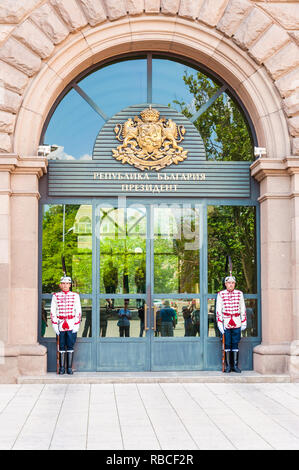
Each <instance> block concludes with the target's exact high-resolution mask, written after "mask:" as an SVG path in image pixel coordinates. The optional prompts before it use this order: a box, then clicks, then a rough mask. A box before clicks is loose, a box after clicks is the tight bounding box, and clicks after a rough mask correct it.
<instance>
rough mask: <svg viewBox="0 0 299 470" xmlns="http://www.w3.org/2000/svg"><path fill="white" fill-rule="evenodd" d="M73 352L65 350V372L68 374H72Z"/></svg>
mask: <svg viewBox="0 0 299 470" xmlns="http://www.w3.org/2000/svg"><path fill="white" fill-rule="evenodd" d="M73 354H74V352H73V351H67V356H66V359H67V373H68V374H70V375H72V374H73V369H72V365H73Z"/></svg>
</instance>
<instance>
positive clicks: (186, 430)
mask: <svg viewBox="0 0 299 470" xmlns="http://www.w3.org/2000/svg"><path fill="white" fill-rule="evenodd" d="M0 449H65V450H67V449H105V450H113V449H115V450H122V449H126V450H130V449H131V450H132V449H142V450H147V449H150V450H154V449H157V450H195V449H297V450H299V384H298V383H275V384H273V383H258V384H244V383H231V384H227V383H225V384H221V383H207V384H203V383H149V384H148V383H140V384H133V383H131V384H18V385H12V384H11V385H0Z"/></svg>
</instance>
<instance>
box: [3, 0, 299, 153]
mask: <svg viewBox="0 0 299 470" xmlns="http://www.w3.org/2000/svg"><path fill="white" fill-rule="evenodd" d="M286 3H289V2H286ZM284 7H285V4H284ZM289 7H290V8H292V9H293V10H292V12H293V13H294V20H293V22H292V20H286V17H285V15H283V11H282V10H281V9H279V8H280V7H279V6H277V5H276V6H275V5H268V4H265V3H260V2H255V1H252V0H219V1H218V2H217V4H215V2H212V1H211V0H119V1H118V2H115V1H114V0H96V1H95V0H29V1H28V2H26V7H25V6H24V4H23V2H21V1H15V2H11V1H10V0H5V1H4V2H3V3H2V6H1V7H0V19H1V18H2V20H1V22H2V21H3V23H6V24H5V25H3V27H4V26H5V28H4V29H3V28H2V30H1V29H0V40H1V33H2V37H3V38H4V41H3V43H2V46H1V48H0V59H2V61H3V62H2V63H1V65H2V73H1V72H0V84H1V82H2V84H4V91H3V93H2V95H1V98H2V99H1V101H2V102H3V103H1V109H2V110H3V112H4V113H5V115H3V116H2V120H3V121H4V120H5V121H6V122H5V124H3V125H1V128H0V151H4V152H11V151H16V152H19V153H20V154H28V152H29V154H32V153H36V143H35V144H34V145H35V146H34V145H33V147H32V148H31V149H29V148H27V147H26V146H25V148H24V151H25V152H24V151H22V149H21V148H20V146H19V144H18V141H19V140H20V138H19V128H20V122H21V121H23V119H22V117H24V114H26V113H25V110H27V111H32V112H33V113H36V116H33V115H31V116H26V119H29V120H30V121H31V123H32V125H33V126H34V127H35V126H38V125H39V124H38V122H39V117H38V115H39V114H40V109H39V110H38V111H37V112H36V111H35V110H34V109H32V106H31V105H30V106H29V105H28V96H31V97H32V89H33V87H34V88H37V86H38V83H42V79H44V76H45V71H47V72H48V74H49V75H51V74H52V81H53V80H54V78H56V77H55V75H56V71H57V70H56V69H57V63H58V62H59V60H60V61H63V60H64V59H63V56H62V51H64V53H65V54H71V53H72V52H71V49H73V51H74V50H75V49H76V50H77V53H78V57H77V58H76V59H75V60H76V61H80V60H82V62H81V64H79V63H77V64H76V67H75V68H74V71H76V70H79V69H82V65H84V66H85V65H88V64H90V63H94V62H95V60H101V59H102V58H103V57H107V56H108V55H109V54H110V55H113V54H114V53H116V52H117V53H119V52H127V51H132V50H135V49H138V48H141V47H143V48H147V49H149V48H150V49H152V48H153V45H155V47H156V48H157V50H164V51H168V50H169V51H170V52H174V51H176V52H178V53H181V54H186V55H187V56H188V57H192V58H194V59H195V60H198V61H199V62H200V61H203V62H204V63H206V62H209V65H210V68H212V69H214V70H215V69H218V70H217V71H218V72H220V75H222V76H223V78H224V79H226V80H227V81H228V83H230V84H231V85H232V87H233V88H235V89H236V87H237V88H238V89H237V90H236V91H237V93H239V94H240V97H241V98H242V99H243V102H244V104H245V106H247V107H248V111H249V113H250V115H251V117H252V120H253V122H254V123H255V126H256V130H257V135H258V140H259V145H262V146H267V150H268V156H271V157H273V158H282V157H284V156H286V155H288V154H290V153H291V149H290V142H291V141H290V136H287V134H288V130H287V125H288V128H289V133H290V135H291V137H293V153H297V150H298V152H299V148H298V147H299V143H298V141H299V139H298V134H299V123H298V121H299V116H298V105H297V101H298V100H297V99H296V97H297V95H296V88H297V87H298V71H297V70H296V66H297V65H298V64H299V48H298V45H297V42H298V31H297V30H296V27H298V25H297V23H296V15H299V12H298V7H299V6H298V7H296V6H292V5H290V6H289ZM290 12H291V11H289V12H288V15H289V14H290ZM289 16H290V15H289ZM5 18H6V19H5ZM183 30H184V31H183ZM122 35H123V44H121V42H122V41H121V37H122ZM97 36H98V38H99V39H98V40H99V41H100V40H101V39H100V38H103V46H104V45H105V47H102V48H101V47H100V45H99V44H97V39H96V37H97ZM153 39H154V40H155V43H154V44H153V43H152V40H153ZM84 41H85V42H86V44H85V46H86V47H85V49H86V50H85V51H84ZM209 42H211V44H209ZM80 43H81V44H80ZM233 43H234V44H235V45H237V47H236V46H235V45H234V44H233ZM217 44H218V45H217ZM211 45H212V47H211ZM213 46H214V48H213ZM113 47H114V50H113ZM225 49H226V50H225ZM88 50H89V52H88ZM243 51H245V52H243ZM208 54H211V56H210V58H211V60H210V61H209V60H208ZM249 56H250V57H249ZM55 58H56V59H55ZM241 63H242V64H243V65H244V67H245V69H244V70H241V68H242V66H243V65H241ZM54 64H55V65H54ZM238 69H239V70H238ZM62 75H63V76H59V75H58V77H57V80H58V81H59V79H61V82H62V83H63V85H65V84H66V77H65V74H62ZM296 77H297V79H296ZM50 81H51V79H49V82H50ZM273 81H275V82H274V84H273ZM43 83H44V82H43ZM48 87H50V85H49V83H48ZM59 88H60V87H59V85H58V83H57V92H58V90H59ZM25 90H26V93H25V95H24V91H25ZM264 93H265V95H264V99H263V94H264ZM246 94H247V97H246ZM257 95H260V98H258V96H257ZM49 98H50V101H51V97H49ZM255 99H256V100H257V102H256V103H255V104H254V100H255ZM22 100H23V102H22ZM285 116H287V119H286V117H285ZM16 117H18V119H17V121H18V125H17V128H16V135H15V136H14V127H15V122H16ZM23 123H24V121H23ZM278 129H279V132H280V134H283V135H284V139H283V140H284V142H283V145H282V140H281V139H280V142H275V138H276V136H277V134H278ZM12 140H14V141H13V142H12ZM35 140H36V139H35ZM29 150H30V151H29Z"/></svg>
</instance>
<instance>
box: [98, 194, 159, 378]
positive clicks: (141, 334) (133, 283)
mask: <svg viewBox="0 0 299 470" xmlns="http://www.w3.org/2000/svg"><path fill="white" fill-rule="evenodd" d="M148 227H149V225H148V211H147V208H146V207H145V206H144V205H142V204H134V205H129V206H122V203H121V200H119V201H118V202H117V204H110V203H105V202H103V203H102V204H100V205H99V206H97V241H98V243H97V245H98V246H97V250H98V254H97V259H98V269H97V291H98V292H99V295H98V299H97V300H98V308H97V312H98V315H97V338H98V340H97V369H98V370H107V371H108V370H115V371H117V370H119V371H131V370H132V371H138V370H149V369H150V359H149V357H150V352H149V349H150V344H149V334H148V332H149V326H148V324H149V313H148V312H149V310H148V305H149V304H150V299H149V290H148V289H147V281H148V279H149V276H148V274H147V271H148V270H149V250H148V246H149V241H148V240H149V234H148Z"/></svg>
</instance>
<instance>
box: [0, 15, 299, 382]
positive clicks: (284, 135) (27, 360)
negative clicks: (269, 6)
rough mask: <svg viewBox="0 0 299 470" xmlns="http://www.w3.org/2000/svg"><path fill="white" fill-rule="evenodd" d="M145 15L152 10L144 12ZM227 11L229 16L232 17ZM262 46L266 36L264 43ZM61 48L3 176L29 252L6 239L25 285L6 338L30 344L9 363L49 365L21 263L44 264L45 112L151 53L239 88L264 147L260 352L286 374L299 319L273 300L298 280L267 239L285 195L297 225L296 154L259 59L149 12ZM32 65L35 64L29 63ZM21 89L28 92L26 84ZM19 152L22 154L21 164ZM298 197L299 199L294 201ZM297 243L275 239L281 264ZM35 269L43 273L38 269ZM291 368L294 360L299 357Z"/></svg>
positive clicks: (19, 122) (258, 168)
mask: <svg viewBox="0 0 299 470" xmlns="http://www.w3.org/2000/svg"><path fill="white" fill-rule="evenodd" d="M255 10H256V9H255ZM147 13H151V12H150V11H147ZM229 14H230V12H228V15H229ZM220 16H221V15H220ZM217 21H218V20H217ZM216 23H217V22H216ZM216 23H215V24H216ZM93 24H96V22H95V23H93ZM212 26H213V25H212ZM79 27H80V26H79ZM76 28H77V26H75V30H76ZM262 40H263V38H262V39H261V41H259V42H262ZM58 42H60V44H59V45H58V46H57V47H56V48H55V51H54V53H53V55H52V56H51V57H50V58H48V57H49V56H50V54H49V53H48V54H47V55H46V57H47V59H46V60H45V61H44V66H43V68H42V69H41V70H40V71H39V72H38V73H37V75H36V76H34V78H31V79H30V82H29V85H28V86H27V88H26V91H25V93H24V97H23V101H22V104H21V107H20V109H19V111H18V115H17V119H16V127H15V130H14V134H13V140H11V142H13V152H14V153H15V154H14V155H6V159H5V171H7V177H8V178H7V179H5V180H4V186H3V188H4V189H3V190H4V191H5V194H4V193H3V198H6V194H7V191H8V193H9V195H12V198H11V200H12V201H13V204H12V206H11V208H10V209H8V215H7V218H8V219H9V220H10V218H11V220H12V221H13V230H14V233H15V234H16V233H24V232H25V233H26V237H27V238H26V242H27V239H28V243H26V247H27V249H26V251H24V249H23V246H24V244H23V243H22V247H21V248H20V247H19V241H18V240H17V239H12V240H10V241H9V242H8V247H9V248H8V253H9V250H10V249H11V250H12V252H13V253H17V255H16V257H15V258H14V257H13V258H12V260H11V261H7V260H5V263H6V264H7V265H8V268H9V272H12V273H15V274H14V275H13V279H14V280H16V279H18V287H17V288H16V286H15V285H11V284H9V292H10V295H9V296H8V297H7V299H8V300H7V301H6V300H5V299H6V297H5V299H4V304H5V309H4V310H7V312H10V307H11V305H13V315H10V314H9V315H8V316H7V321H6V324H5V334H4V340H5V341H6V342H7V343H8V344H12V345H25V346H26V347H22V348H21V349H20V348H19V347H17V348H16V349H15V348H12V349H9V348H8V349H7V351H8V352H7V355H9V354H11V355H12V362H13V363H14V364H15V363H16V364H19V366H18V365H17V366H16V367H17V368H18V367H21V368H22V371H23V373H26V371H28V370H30V373H32V371H33V370H36V371H40V370H42V369H43V367H44V366H43V364H44V357H43V356H44V354H45V352H44V351H41V349H42V348H35V347H33V346H32V345H34V346H35V345H36V323H37V305H36V299H37V295H36V293H37V290H38V285H37V282H38V277H37V275H36V271H35V269H32V270H31V271H30V272H28V271H27V270H26V272H24V269H23V268H21V269H20V263H21V265H22V266H26V265H28V264H26V263H23V261H21V259H23V258H21V257H20V256H19V255H23V254H25V253H26V256H28V259H30V260H31V262H33V260H36V261H37V246H36V233H37V229H38V221H37V217H36V211H37V198H38V197H39V195H38V189H37V181H38V178H39V177H40V176H41V174H43V172H45V171H46V161H45V160H46V159H43V158H41V157H40V158H36V157H32V155H36V154H37V148H38V144H39V139H40V135H41V132H42V127H43V124H44V121H45V119H46V117H47V115H48V112H49V110H50V109H51V106H52V105H53V103H54V102H55V100H56V99H57V97H58V96H59V94H60V92H61V91H62V90H63V89H65V87H66V86H67V85H68V84H69V83H70V82H71V81H72V79H73V78H74V77H76V76H77V75H78V73H81V72H82V71H83V70H85V69H86V68H87V67H89V66H91V65H92V64H94V63H97V62H99V61H102V60H105V59H106V58H111V57H115V56H117V55H119V54H123V53H128V52H132V51H144V50H148V49H149V48H151V49H152V50H155V51H163V52H169V51H171V52H174V53H175V54H183V55H184V56H185V57H186V58H188V59H193V60H195V61H198V62H200V63H201V64H205V65H207V66H208V67H210V68H211V69H212V70H214V71H216V72H217V73H218V74H219V75H220V76H221V77H222V78H224V79H225V80H226V81H227V83H228V84H229V85H231V86H232V88H233V89H234V90H235V91H236V92H237V94H238V95H239V97H240V98H241V100H242V101H243V102H244V104H245V106H246V109H247V111H248V113H249V115H250V117H251V120H252V122H253V125H254V128H255V130H256V134H257V142H258V145H259V146H262V147H265V148H266V149H267V158H265V159H260V160H259V161H257V162H256V163H255V164H254V165H253V167H252V171H253V172H254V174H255V175H256V177H257V178H258V179H259V180H261V181H262V197H263V198H262V200H261V202H262V220H263V224H262V227H261V228H262V240H263V245H262V251H263V253H264V256H265V257H266V258H265V259H267V262H266V263H264V265H263V271H262V277H263V281H262V287H263V286H264V287H263V289H264V295H263V299H264V300H263V323H264V328H263V334H264V338H265V341H266V343H267V344H268V345H270V346H269V347H268V346H264V347H263V348H261V349H260V350H259V356H260V359H261V363H259V367H258V370H261V371H266V370H268V369H267V368H268V366H270V368H269V370H272V366H271V364H273V361H272V360H273V357H274V356H273V355H275V370H286V368H287V367H288V366H287V361H288V357H287V355H288V354H289V349H288V348H289V342H290V341H291V340H292V339H293V338H296V337H297V336H296V335H297V333H296V332H297V331H298V328H297V326H296V318H297V317H296V313H295V315H294V318H295V320H294V322H293V323H292V322H291V320H290V318H291V316H292V315H291V312H292V311H293V310H292V308H293V307H292V305H291V304H289V303H288V308H287V309H285V308H280V303H279V302H276V301H275V300H273V299H275V298H276V297H275V296H276V294H277V295H280V294H284V293H286V289H290V285H292V282H293V281H292V279H293V277H292V274H291V273H289V272H288V274H287V276H285V275H284V274H283V273H284V272H285V271H281V270H280V269H277V265H276V264H275V263H274V259H275V258H273V257H271V256H270V252H271V246H272V245H271V241H270V240H269V233H270V232H271V230H272V229H273V230H274V229H275V227H276V226H277V225H276V224H275V223H274V222H273V218H272V216H271V214H272V213H273V211H274V213H277V209H276V203H280V202H281V198H285V199H284V202H285V204H284V206H283V207H284V208H285V207H286V209H284V210H283V212H282V211H281V210H280V212H279V211H278V212H279V214H280V220H281V221H282V223H281V227H290V226H291V219H292V218H293V215H292V214H293V213H295V212H294V211H295V206H294V210H293V209H292V211H291V212H289V209H288V208H289V205H290V204H291V201H292V203H293V201H294V203H295V202H296V197H295V196H296V195H295V194H293V188H294V187H295V186H291V183H292V182H291V180H293V179H295V178H296V175H295V173H296V169H295V166H296V165H293V163H294V162H293V161H292V159H287V160H286V161H285V162H283V161H282V159H285V158H286V157H287V156H289V155H290V153H291V152H290V139H289V135H288V130H287V125H286V119H285V117H284V115H283V112H282V105H281V101H282V100H281V99H280V98H279V95H278V94H277V90H276V89H275V87H274V85H273V82H272V80H271V79H270V76H269V75H268V74H267V72H266V71H265V69H264V67H263V66H260V65H257V61H256V62H254V60H252V59H251V58H250V57H249V55H248V54H247V53H246V52H244V51H242V50H241V49H240V48H239V47H237V46H235V45H234V44H233V42H232V40H230V39H227V38H225V37H224V35H223V34H222V33H221V32H219V30H216V29H215V28H213V27H212V28H210V27H206V26H204V25H203V24H202V23H198V22H192V21H186V20H184V19H182V18H180V17H179V18H177V17H171V16H159V17H157V16H155V15H154V16H150V15H149V16H147V15H142V16H140V17H131V18H130V26H129V23H128V21H127V19H124V20H123V19H120V20H116V21H113V22H106V23H104V24H100V25H97V26H95V27H92V28H90V27H88V26H87V27H86V28H85V30H84V34H82V33H81V32H76V33H74V34H73V35H71V36H70V37H69V38H67V40H65V41H64V42H61V40H60V41H58ZM253 57H255V55H253ZM27 58H28V59H29V57H27ZM5 60H6V59H5ZM29 65H30V64H29ZM18 66H19V65H18ZM18 66H17V68H18ZM26 70H27V69H26ZM37 70H39V68H35V69H34V71H33V73H32V69H30V66H29V72H28V75H29V76H31V75H32V74H33V75H34V73H36V72H37ZM17 78H18V77H17ZM286 85H287V84H286ZM19 86H21V88H22V92H23V91H24V88H25V85H19ZM281 86H283V83H281ZM18 89H19V88H18ZM7 148H8V149H9V150H7V151H8V152H9V151H11V148H12V147H11V146H7ZM17 155H19V156H18V157H17ZM290 175H291V176H290ZM278 179H279V181H281V182H282V184H283V185H285V186H283V187H286V186H288V187H289V188H290V189H289V192H290V195H289V192H287V193H286V196H285V195H284V194H282V193H281V191H280V190H279V189H277V191H276V189H275V188H276V184H275V183H276V182H277V181H278ZM6 181H10V183H9V184H6ZM268 183H269V184H268ZM272 183H273V184H272ZM292 184H293V183H292ZM7 188H8V189H7ZM269 189H270V193H269ZM276 193H277V194H276ZM293 197H294V199H292V198H293ZM288 198H289V199H290V198H291V201H290V200H287V199H288ZM24 207H27V208H29V210H28V211H27V213H28V216H27V218H26V220H23V219H22V218H20V217H19V214H20V212H21V211H23V210H24ZM290 214H291V215H290ZM273 230H272V231H273ZM29 238H30V240H29ZM292 240H293V241H294V240H296V236H295V235H294V237H293V235H292V234H290V233H288V234H287V235H286V242H287V243H285V237H283V240H282V238H279V239H278V241H276V240H275V243H276V246H275V250H276V251H277V252H278V251H279V249H280V248H281V247H286V246H288V247H289V248H288V249H289V252H286V253H285V252H283V253H284V255H283V256H284V258H283V259H282V258H281V259H280V263H282V264H283V266H287V265H288V260H289V259H290V253H291V249H290V247H291V245H292V243H293V241H292ZM292 246H293V245H292ZM35 265H36V266H37V262H36V264H35ZM271 272H275V273H276V275H275V281H276V282H277V286H276V285H275V295H274V296H273V295H272V294H273V293H274V292H273V289H274V287H273V289H272V287H271V286H272V285H273V284H271V283H270V284H269V282H270V281H269V279H270V277H271V275H270V274H271ZM16 273H17V276H16ZM6 279H7V282H6V283H4V284H3V285H4V286H6V285H8V284H7V283H10V277H9V276H6ZM14 282H15V281H14ZM269 285H270V287H269ZM294 286H295V284H294ZM294 288H295V287H294ZM5 289H6V287H5ZM19 289H25V291H26V292H27V293H29V295H27V297H26V315H25V317H24V304H23V303H20V302H19V301H18V292H19ZM5 293H6V291H5ZM5 295H6V294H5ZM283 298H284V297H283ZM273 312H275V314H274V313H273ZM282 315H283V316H284V321H283V323H284V325H287V326H286V327H285V328H284V329H281V328H280V324H281V318H282ZM25 318H26V328H23V327H22V328H21V327H20V325H22V326H23V325H24V324H25V323H24V321H25V320H24V319H25ZM28 325H31V326H30V328H29V329H30V333H28V331H29V330H28ZM269 325H271V328H270V326H269ZM274 343H284V344H287V346H285V347H282V348H276V349H275V348H272V346H271V345H272V344H274ZM27 346H28V347H27ZM271 348H272V349H271ZM15 357H16V358H17V359H16V360H15ZM264 359H265V360H264ZM269 361H270V362H271V364H270V362H269ZM293 362H294V364H295V363H296V358H295V357H294V358H293ZM33 364H34V366H33ZM35 365H36V366H35ZM18 370H20V369H18ZM17 373H18V372H17Z"/></svg>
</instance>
